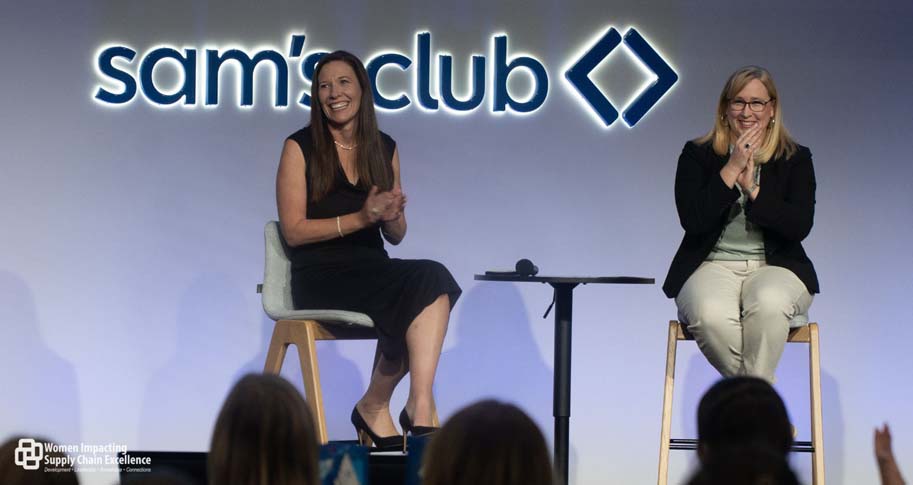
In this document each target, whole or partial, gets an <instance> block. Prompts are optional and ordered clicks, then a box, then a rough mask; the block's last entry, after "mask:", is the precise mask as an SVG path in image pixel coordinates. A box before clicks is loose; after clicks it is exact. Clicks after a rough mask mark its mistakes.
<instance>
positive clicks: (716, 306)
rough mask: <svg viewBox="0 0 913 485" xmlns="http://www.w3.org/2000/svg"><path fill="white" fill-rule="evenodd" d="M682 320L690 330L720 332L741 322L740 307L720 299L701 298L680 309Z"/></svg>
mask: <svg viewBox="0 0 913 485" xmlns="http://www.w3.org/2000/svg"><path fill="white" fill-rule="evenodd" d="M679 313H680V316H681V318H682V319H683V320H684V321H685V323H687V324H688V326H689V328H692V327H701V329H702V330H705V331H719V330H723V329H726V328H727V327H730V326H732V325H737V324H738V322H739V310H738V306H735V305H732V304H731V303H728V302H725V301H722V299H720V298H701V299H699V300H696V301H692V302H689V303H688V304H687V305H683V306H682V307H680V308H679Z"/></svg>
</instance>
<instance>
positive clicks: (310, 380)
mask: <svg viewBox="0 0 913 485" xmlns="http://www.w3.org/2000/svg"><path fill="white" fill-rule="evenodd" d="M314 325H317V323H316V322H311V321H308V322H305V325H304V335H301V336H300V337H301V338H300V339H298V340H297V342H296V343H297V344H298V359H299V360H300V361H301V377H302V378H303V379H304V393H305V397H306V399H307V403H308V406H309V407H310V408H311V414H313V415H314V421H316V425H317V438H318V439H319V440H320V443H321V444H326V443H327V441H329V437H328V435H327V422H326V416H325V415H324V412H323V394H322V393H321V390H320V389H321V388H320V367H319V365H318V363H317V345H316V338H315V337H316V328H314Z"/></svg>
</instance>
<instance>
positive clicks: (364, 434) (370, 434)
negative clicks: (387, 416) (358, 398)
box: [352, 406, 405, 451]
mask: <svg viewBox="0 0 913 485" xmlns="http://www.w3.org/2000/svg"><path fill="white" fill-rule="evenodd" d="M352 426H355V432H356V433H358V443H359V444H361V445H362V446H367V447H369V448H370V447H371V445H372V443H373V445H374V447H373V448H372V449H373V450H375V451H400V449H401V447H400V444H401V443H402V442H403V441H404V440H405V437H403V436H400V435H398V434H395V435H392V436H377V433H375V432H374V431H372V430H371V427H370V426H368V423H366V422H365V418H363V417H361V413H359V412H358V407H357V406H356V407H354V408H352Z"/></svg>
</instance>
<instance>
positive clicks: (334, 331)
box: [258, 221, 377, 443]
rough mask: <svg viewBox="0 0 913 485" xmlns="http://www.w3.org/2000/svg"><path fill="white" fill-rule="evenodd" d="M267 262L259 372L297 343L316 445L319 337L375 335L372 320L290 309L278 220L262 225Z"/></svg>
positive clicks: (274, 366) (323, 433)
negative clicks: (269, 332)
mask: <svg viewBox="0 0 913 485" xmlns="http://www.w3.org/2000/svg"><path fill="white" fill-rule="evenodd" d="M264 239H265V241H266V264H265V269H264V274H263V284H262V285H258V291H259V292H260V293H261V295H262V300H263V310H264V311H266V314H267V315H269V317H270V318H272V319H273V320H275V321H276V326H275V327H274V328H273V337H272V340H271V341H270V344H269V351H268V352H267V355H266V364H265V365H264V367H263V372H264V373H267V374H278V373H279V371H280V370H281V369H282V362H283V361H284V360H285V352H286V350H288V346H289V345H295V346H297V347H298V358H299V360H300V362H301V376H302V378H303V379H304V394H305V400H306V401H307V403H308V406H309V407H310V409H311V414H313V415H314V420H315V421H316V423H315V424H316V426H317V437H318V438H319V439H320V442H321V443H326V442H327V441H329V438H328V436H327V425H326V416H325V414H324V411H323V393H322V391H321V387H320V369H319V366H318V364H317V346H316V342H317V341H318V340H363V339H376V338H377V333H376V332H375V330H374V322H373V321H371V318H370V317H369V316H367V315H365V314H363V313H356V312H349V311H343V310H295V309H294V307H293V305H292V293H291V286H290V284H289V282H290V281H291V262H290V261H289V259H288V255H287V248H286V246H285V243H284V241H283V240H282V236H281V235H280V233H279V224H278V223H277V222H276V221H270V222H268V223H267V224H266V228H265V229H264Z"/></svg>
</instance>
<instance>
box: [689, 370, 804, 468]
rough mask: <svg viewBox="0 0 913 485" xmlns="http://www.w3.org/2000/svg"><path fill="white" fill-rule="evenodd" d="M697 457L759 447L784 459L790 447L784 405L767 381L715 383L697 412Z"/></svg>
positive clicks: (737, 379) (738, 379) (740, 378)
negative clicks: (741, 447)
mask: <svg viewBox="0 0 913 485" xmlns="http://www.w3.org/2000/svg"><path fill="white" fill-rule="evenodd" d="M697 436H698V447H699V451H698V454H699V455H700V456H701V459H702V460H704V459H705V458H709V456H708V455H710V456H712V455H713V454H714V453H716V452H717V451H718V450H722V449H726V448H730V447H732V446H737V445H739V446H749V445H750V446H758V447H762V448H768V449H770V450H771V451H774V452H776V453H780V454H781V455H782V456H786V455H787V453H789V450H790V448H791V447H792V444H793V436H792V425H791V424H790V421H789V414H788V413H787V412H786V405H785V404H783V399H781V398H780V395H779V394H777V391H776V390H774V388H773V387H772V386H771V385H770V384H768V382H767V381H765V380H763V379H759V378H757V377H750V376H738V377H729V378H724V379H721V380H719V381H717V382H716V384H714V385H713V386H711V387H710V389H708V390H707V392H706V393H705V394H704V397H702V398H701V402H700V404H699V405H698V408H697Z"/></svg>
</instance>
